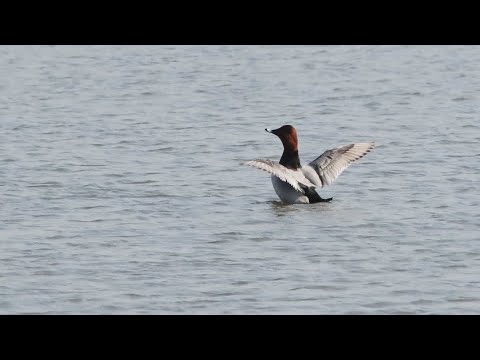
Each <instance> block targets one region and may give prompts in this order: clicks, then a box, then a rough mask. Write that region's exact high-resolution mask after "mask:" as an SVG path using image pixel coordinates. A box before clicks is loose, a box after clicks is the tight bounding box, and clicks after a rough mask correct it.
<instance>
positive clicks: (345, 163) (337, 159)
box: [302, 142, 375, 187]
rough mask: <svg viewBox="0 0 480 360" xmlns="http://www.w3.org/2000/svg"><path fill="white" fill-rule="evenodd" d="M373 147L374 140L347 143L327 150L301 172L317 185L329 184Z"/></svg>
mask: <svg viewBox="0 0 480 360" xmlns="http://www.w3.org/2000/svg"><path fill="white" fill-rule="evenodd" d="M374 147H375V143H374V142H369V143H357V144H349V145H345V146H342V147H338V148H335V149H331V150H327V151H325V152H324V153H323V154H322V155H320V156H319V157H318V158H316V159H315V160H313V161H312V162H310V163H309V164H308V165H306V166H304V167H303V168H302V172H303V174H304V175H305V176H306V177H307V178H308V179H309V180H310V181H311V182H313V183H314V184H316V185H317V186H321V187H323V186H327V185H331V184H332V183H333V182H334V181H335V180H336V178H337V177H338V176H339V175H340V174H341V173H342V172H343V170H345V169H346V168H347V167H349V166H350V165H351V164H352V163H353V162H355V161H356V160H358V159H360V158H362V157H363V156H365V155H366V154H367V153H368V152H369V151H370V150H372V149H373V148H374Z"/></svg>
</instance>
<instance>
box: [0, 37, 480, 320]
mask: <svg viewBox="0 0 480 360" xmlns="http://www.w3.org/2000/svg"><path fill="white" fill-rule="evenodd" d="M479 64H480V47H478V46H475V47H474V46H2V47H0V78H1V79H2V81H1V82H0V216H1V217H0V313H3V314H25V313H34V314H44V313H46V314H102V313H106V314H121V313H126V314H350V313H353V314H431V313H447V314H461V313H462V314H465V313H475V314H479V313H480V232H479V230H480V211H479V206H480V191H479V190H480V188H479V180H480V176H479V175H480V170H479V165H480V150H479V142H480V125H479V116H478V111H479V105H480V101H479V100H480V99H479V90H480V65H479ZM284 124H291V125H293V126H295V127H296V128H297V131H298V133H299V151H300V157H301V160H302V163H307V162H309V161H310V160H313V159H314V158H315V157H317V156H318V155H320V154H321V153H322V152H323V151H325V150H327V149H331V148H334V147H337V146H340V145H343V144H348V143H351V142H361V141H371V140H373V141H376V143H377V148H376V149H375V150H374V151H373V152H371V153H369V154H368V155H367V156H366V157H365V158H363V159H362V160H360V161H359V162H358V163H356V164H354V165H352V166H351V167H350V168H348V169H347V170H345V172H344V173H343V174H342V175H340V177H339V178H338V179H337V181H336V182H335V184H334V185H333V186H330V187H328V188H325V189H321V190H320V191H319V192H320V195H321V196H322V197H333V202H331V203H328V204H325V203H320V204H313V205H287V206H286V205H282V204H280V203H279V199H278V198H277V196H276V194H275V193H274V191H273V188H272V185H271V182H270V177H269V175H268V174H267V173H265V172H262V171H260V170H257V169H253V168H250V167H247V166H244V165H241V163H242V162H243V161H246V160H250V159H254V158H269V159H273V160H277V161H278V160H279V158H280V156H281V152H282V145H281V143H280V141H279V140H278V138H276V137H275V136H273V135H271V134H268V133H266V132H265V131H264V128H266V127H269V128H277V127H280V126H281V125H284Z"/></svg>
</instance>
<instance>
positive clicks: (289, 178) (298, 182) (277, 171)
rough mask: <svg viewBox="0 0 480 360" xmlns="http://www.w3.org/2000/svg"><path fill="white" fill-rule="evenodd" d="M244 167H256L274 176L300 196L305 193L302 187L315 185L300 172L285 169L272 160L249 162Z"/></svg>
mask: <svg viewBox="0 0 480 360" xmlns="http://www.w3.org/2000/svg"><path fill="white" fill-rule="evenodd" d="M245 164H246V165H249V166H253V167H256V168H258V169H260V170H264V171H267V172H269V173H270V174H272V175H275V176H276V177H278V178H279V179H280V180H282V181H285V182H286V183H288V184H290V185H291V186H292V187H293V188H294V189H295V190H297V191H299V192H301V193H302V194H304V193H305V191H304V190H303V189H302V186H303V187H305V186H306V187H312V186H313V187H315V184H312V183H311V182H310V181H309V180H308V179H307V178H306V177H305V175H303V173H302V171H301V170H292V169H289V168H286V167H285V166H283V165H280V164H279V163H278V162H276V161H273V160H260V159H256V160H251V161H247V162H246V163H245Z"/></svg>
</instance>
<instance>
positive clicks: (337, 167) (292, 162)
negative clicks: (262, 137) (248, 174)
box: [245, 125, 375, 204]
mask: <svg viewBox="0 0 480 360" xmlns="http://www.w3.org/2000/svg"><path fill="white" fill-rule="evenodd" d="M265 131H266V132H268V133H271V134H274V135H276V136H278V137H279V138H280V140H281V141H282V144H283V153H282V156H281V158H280V161H279V162H277V161H274V160H269V159H255V160H250V161H247V162H245V164H246V165H248V166H252V167H255V168H258V169H260V170H263V171H266V172H268V173H270V174H271V180H272V185H273V189H274V190H275V192H276V194H277V195H278V197H279V198H280V200H281V202H282V203H284V204H314V203H319V202H331V201H332V200H333V198H322V197H321V196H320V195H319V194H318V192H317V191H316V189H317V188H323V187H325V186H328V185H332V184H333V182H334V181H335V180H336V179H337V178H338V176H339V175H340V174H341V173H342V172H343V171H344V170H345V169H346V168H347V167H349V166H350V165H351V164H352V163H354V162H356V161H357V160H359V159H361V158H362V157H364V156H365V155H366V154H367V153H368V152H370V151H371V150H372V149H374V148H375V142H359V143H351V144H347V145H343V146H339V147H337V148H334V149H330V150H326V151H325V152H324V153H322V154H321V155H320V156H319V157H317V158H316V159H315V160H313V161H311V162H309V163H308V164H307V165H303V166H302V165H301V163H300V157H299V155H298V136H297V130H296V129H295V128H294V127H293V126H292V125H283V126H281V127H280V128H278V129H274V130H270V129H268V128H267V129H265Z"/></svg>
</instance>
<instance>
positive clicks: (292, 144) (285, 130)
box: [265, 125, 298, 151]
mask: <svg viewBox="0 0 480 360" xmlns="http://www.w3.org/2000/svg"><path fill="white" fill-rule="evenodd" d="M265 131H266V132H269V133H271V134H275V135H277V136H278V137H279V138H280V140H282V144H283V147H284V149H285V150H290V151H298V138H297V130H295V128H294V127H293V126H292V125H283V126H282V127H280V128H278V129H274V130H270V129H265Z"/></svg>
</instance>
